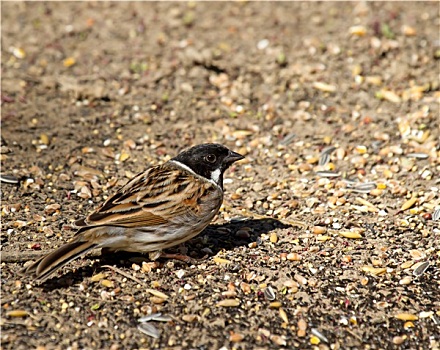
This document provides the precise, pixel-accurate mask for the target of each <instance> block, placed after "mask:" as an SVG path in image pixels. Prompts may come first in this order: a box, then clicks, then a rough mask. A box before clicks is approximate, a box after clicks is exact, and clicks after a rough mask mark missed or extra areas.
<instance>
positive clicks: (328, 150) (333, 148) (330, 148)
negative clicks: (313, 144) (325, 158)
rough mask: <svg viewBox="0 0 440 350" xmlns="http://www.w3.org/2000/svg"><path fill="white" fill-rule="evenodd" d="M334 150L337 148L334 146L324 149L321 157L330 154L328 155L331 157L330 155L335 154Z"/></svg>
mask: <svg viewBox="0 0 440 350" xmlns="http://www.w3.org/2000/svg"><path fill="white" fill-rule="evenodd" d="M334 150H336V147H334V146H329V147H326V148H324V149H323V150H322V152H321V155H322V154H328V155H330V154H332V153H333V151H334Z"/></svg>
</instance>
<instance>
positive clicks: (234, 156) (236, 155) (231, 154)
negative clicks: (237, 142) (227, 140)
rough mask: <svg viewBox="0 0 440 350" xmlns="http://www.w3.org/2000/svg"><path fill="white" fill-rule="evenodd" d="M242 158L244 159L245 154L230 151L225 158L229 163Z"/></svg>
mask: <svg viewBox="0 0 440 350" xmlns="http://www.w3.org/2000/svg"><path fill="white" fill-rule="evenodd" d="M242 159H244V156H242V155H241V154H239V153H236V152H233V151H229V154H228V155H227V157H226V159H225V160H226V163H227V164H232V163H235V162H237V161H239V160H242Z"/></svg>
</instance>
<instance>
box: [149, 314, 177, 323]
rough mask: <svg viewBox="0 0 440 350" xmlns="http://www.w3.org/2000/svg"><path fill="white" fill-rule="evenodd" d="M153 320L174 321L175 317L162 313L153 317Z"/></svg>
mask: <svg viewBox="0 0 440 350" xmlns="http://www.w3.org/2000/svg"><path fill="white" fill-rule="evenodd" d="M151 320H152V321H157V322H169V321H172V320H173V319H172V317H171V316H167V315H160V316H156V317H153V318H152V319H151Z"/></svg>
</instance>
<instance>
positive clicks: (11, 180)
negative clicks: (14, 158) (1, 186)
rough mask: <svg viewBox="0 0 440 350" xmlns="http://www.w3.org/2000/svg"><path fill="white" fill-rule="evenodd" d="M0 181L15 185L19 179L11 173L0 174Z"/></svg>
mask: <svg viewBox="0 0 440 350" xmlns="http://www.w3.org/2000/svg"><path fill="white" fill-rule="evenodd" d="M0 182H3V183H5V184H12V185H16V184H19V183H20V179H19V178H18V177H15V176H13V175H3V174H1V175H0Z"/></svg>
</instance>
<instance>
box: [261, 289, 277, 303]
mask: <svg viewBox="0 0 440 350" xmlns="http://www.w3.org/2000/svg"><path fill="white" fill-rule="evenodd" d="M264 296H265V297H266V299H267V300H270V301H272V300H275V292H274V290H273V288H272V287H271V286H268V287H267V288H266V289H265V290H264Z"/></svg>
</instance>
